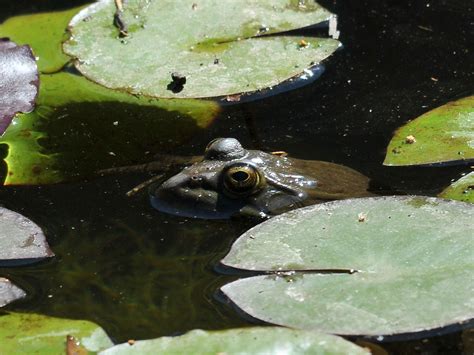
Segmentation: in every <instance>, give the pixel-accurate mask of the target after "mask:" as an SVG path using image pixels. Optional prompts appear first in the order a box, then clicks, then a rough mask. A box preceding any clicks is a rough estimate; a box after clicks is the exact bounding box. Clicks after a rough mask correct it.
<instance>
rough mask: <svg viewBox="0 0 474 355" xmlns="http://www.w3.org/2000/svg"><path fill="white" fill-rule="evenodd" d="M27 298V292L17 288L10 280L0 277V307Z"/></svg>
mask: <svg viewBox="0 0 474 355" xmlns="http://www.w3.org/2000/svg"><path fill="white" fill-rule="evenodd" d="M25 296H26V293H25V291H23V290H22V289H21V288H19V287H18V286H15V285H14V284H13V283H12V282H11V281H10V280H8V279H6V278H4V277H0V307H3V306H6V305H7V304H9V303H11V302H13V301H16V300H18V299H20V298H23V297H25Z"/></svg>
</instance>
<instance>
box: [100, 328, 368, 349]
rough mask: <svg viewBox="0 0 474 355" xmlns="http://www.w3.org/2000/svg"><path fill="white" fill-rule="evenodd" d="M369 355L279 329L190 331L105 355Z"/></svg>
mask: <svg viewBox="0 0 474 355" xmlns="http://www.w3.org/2000/svg"><path fill="white" fill-rule="evenodd" d="M237 353H238V354H279V353H284V354H321V355H322V354H368V353H369V352H368V351H366V350H365V349H363V348H360V347H358V346H357V345H355V344H353V343H351V342H349V341H347V340H344V339H343V338H340V337H336V336H333V335H328V334H319V333H315V332H311V331H301V330H295V329H286V328H279V327H258V328H257V327H255V328H244V329H229V330H222V331H213V332H207V331H204V330H193V331H191V332H189V333H186V334H185V335H182V336H178V337H163V338H157V339H152V340H143V341H136V342H134V343H133V345H130V344H129V343H125V344H120V345H116V346H114V347H112V348H109V349H107V350H105V351H102V352H101V353H100V354H101V355H108V354H237Z"/></svg>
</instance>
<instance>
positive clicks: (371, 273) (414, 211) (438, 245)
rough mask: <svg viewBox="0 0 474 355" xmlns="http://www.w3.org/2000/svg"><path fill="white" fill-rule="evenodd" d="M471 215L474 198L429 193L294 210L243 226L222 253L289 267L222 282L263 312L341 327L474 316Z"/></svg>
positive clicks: (435, 324) (248, 264) (405, 328)
mask: <svg viewBox="0 0 474 355" xmlns="http://www.w3.org/2000/svg"><path fill="white" fill-rule="evenodd" d="M472 221H474V206H473V205H471V204H468V203H463V202H457V201H448V200H443V199H437V198H428V197H380V198H361V199H351V200H343V201H336V202H329V203H324V204H320V205H315V206H310V207H306V208H303V209H298V210H294V211H291V212H288V213H285V214H283V215H281V216H277V217H274V218H272V219H270V220H268V221H266V222H264V223H262V224H260V225H258V226H256V227H254V228H252V229H250V230H249V231H248V232H246V233H244V234H243V235H242V236H241V237H240V238H239V239H238V240H237V241H236V242H235V243H234V245H233V246H232V249H231V251H230V252H229V254H228V255H227V256H226V257H225V258H224V259H223V261H222V263H223V264H224V265H227V266H230V267H234V268H240V269H246V270H261V271H267V272H273V273H276V272H277V271H279V270H280V271H286V272H284V273H280V274H278V273H276V274H274V275H267V276H257V277H249V278H245V279H241V280H238V281H235V282H232V283H230V284H227V285H225V286H224V287H222V291H223V292H224V293H225V294H226V295H227V296H228V297H229V298H230V299H231V300H232V301H233V302H235V304H236V305H237V306H238V307H239V308H241V309H242V310H243V311H245V312H246V313H248V314H250V315H251V316H253V317H255V318H258V319H261V320H264V321H266V322H269V323H274V324H280V325H285V326H289V327H294V328H305V329H314V330H318V331H322V332H328V333H335V334H344V335H368V336H375V335H377V336H378V335H394V334H401V333H414V332H420V331H426V330H430V329H435V328H440V327H444V326H447V325H455V324H459V323H462V322H465V321H468V320H470V319H472V318H474V293H473V292H472V291H473V287H474V279H473V278H472V274H473V272H474V253H473V252H472V251H473V250H474V230H473V229H472V228H471V227H472ZM295 271H296V272H295ZM299 271H304V272H299ZM318 271H328V272H329V273H319V272H318Z"/></svg>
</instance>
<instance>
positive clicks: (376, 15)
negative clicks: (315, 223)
mask: <svg viewBox="0 0 474 355" xmlns="http://www.w3.org/2000/svg"><path fill="white" fill-rule="evenodd" d="M80 3H83V2H79V1H71V2H70V3H69V4H72V6H76V5H78V4H80ZM320 3H321V4H323V5H324V6H326V7H327V8H329V9H330V10H331V11H333V12H335V13H336V14H338V15H339V21H340V22H339V24H340V31H341V41H342V42H343V44H344V49H343V50H342V51H339V52H338V53H336V55H335V56H333V57H332V58H331V60H330V61H328V63H327V65H326V72H325V73H324V74H323V76H322V77H321V78H320V79H319V80H318V81H317V82H315V83H314V84H312V85H310V86H307V87H304V88H301V89H298V90H295V91H293V92H288V93H285V94H281V95H278V96H274V97H270V98H266V99H264V100H261V101H255V102H250V103H246V104H241V105H236V106H229V107H226V108H225V109H224V111H223V113H222V114H221V115H220V117H219V118H218V119H217V121H216V122H215V124H214V125H213V126H212V127H211V129H209V130H208V131H206V132H203V133H201V134H199V135H198V136H196V137H195V138H194V139H193V141H191V142H190V143H189V144H188V145H185V146H182V147H180V148H179V149H176V150H174V151H171V152H170V153H178V154H184V155H187V154H189V155H196V154H200V153H201V152H202V150H203V148H204V146H205V145H206V144H207V142H208V141H209V140H210V139H212V138H214V137H216V136H232V137H236V138H238V139H240V140H241V141H242V143H243V144H244V145H246V146H247V147H254V148H263V149H269V150H285V151H287V152H289V153H290V154H291V155H292V156H294V157H298V158H306V159H319V160H328V161H333V162H336V163H340V164H345V165H348V166H351V167H353V168H356V169H358V170H360V171H361V172H363V173H365V174H366V175H368V176H370V177H371V178H373V179H374V180H377V181H379V182H380V183H382V184H383V185H386V186H387V187H389V188H391V189H393V190H397V191H399V192H401V193H420V194H426V195H434V194H436V193H437V192H438V191H440V190H441V189H442V188H443V187H445V186H446V185H448V184H449V182H450V181H451V179H456V178H458V177H459V176H460V174H461V173H462V172H463V171H467V170H468V167H466V166H464V167H438V168H419V167H418V168H393V167H391V168H389V167H383V166H382V165H381V163H382V160H383V157H384V155H385V147H386V145H387V144H388V141H389V139H390V137H391V134H392V132H393V130H394V129H396V128H397V127H399V126H400V125H402V124H403V123H404V122H406V121H407V120H409V119H412V118H415V117H417V116H418V115H420V114H422V113H424V112H426V111H428V110H429V109H431V108H435V107H437V106H440V105H442V104H444V103H446V102H448V101H451V100H454V99H457V98H459V97H463V96H467V95H472V94H473V92H474V55H473V52H474V1H473V0H464V1H463V0H452V1H448V0H445V1H443V0H438V1H427V0H413V1H405V2H403V1H391V0H373V1H371V0H361V1H347V0H346V1H343V0H338V1H321V2H320ZM59 8H61V9H62V8H66V5H65V2H63V1H59V0H54V1H53V0H49V1H41V2H38V1H33V0H29V1H27V0H22V1H5V0H0V9H1V11H0V21H2V20H4V19H5V18H8V17H9V16H11V15H16V14H21V13H30V12H37V11H49V10H53V9H59ZM148 177H149V176H147V175H146V174H143V175H128V176H126V175H123V176H117V177H107V178H102V179H96V180H91V181H87V182H77V183H70V184H61V185H55V186H43V187H16V188H15V187H4V188H2V189H1V190H0V201H1V203H2V204H3V205H4V206H5V207H7V208H10V209H13V210H15V211H18V212H21V213H23V214H25V215H26V216H28V217H30V218H31V219H33V220H34V221H35V222H36V223H38V224H39V225H40V226H42V227H43V228H44V230H45V232H46V235H47V237H48V241H49V242H50V244H51V246H52V249H53V250H54V252H55V253H56V255H57V257H56V258H54V260H52V261H47V262H44V263H41V264H39V265H38V264H37V265H33V266H29V267H21V268H9V269H0V275H1V276H6V277H9V278H11V279H12V280H13V281H14V282H15V283H17V284H18V285H19V286H21V287H23V288H24V289H25V290H27V291H28V298H27V299H25V300H23V301H20V302H17V303H15V304H13V305H11V306H9V307H7V309H8V310H17V311H33V312H37V313H42V314H47V315H51V316H59V317H65V318H78V319H89V320H92V321H94V322H96V323H98V324H100V325H101V326H102V327H104V328H105V330H106V331H107V332H108V333H109V334H110V335H111V337H112V338H113V339H114V340H115V341H126V340H127V339H144V338H153V337H157V336H163V335H172V334H179V333H182V332H185V331H187V330H190V329H194V328H202V329H222V328H231V327H238V326H249V325H251V324H252V323H250V322H249V321H247V320H245V319H243V318H241V317H240V316H239V314H238V313H236V312H235V310H234V309H232V308H231V307H230V306H228V305H226V304H223V303H221V302H219V301H217V300H216V299H215V293H216V290H217V289H218V288H219V286H221V285H223V284H224V283H227V282H228V281H230V280H232V277H230V276H224V275H220V274H218V273H216V272H215V271H214V267H215V266H216V264H217V263H218V261H219V259H220V258H221V257H223V256H224V255H225V254H226V252H227V250H228V249H229V247H230V245H231V243H232V242H233V240H235V238H236V237H238V236H239V235H240V233H242V232H243V231H244V230H246V229H247V228H248V227H249V226H250V225H251V223H250V222H248V221H203V220H188V219H181V218H176V217H170V216H166V215H163V214H160V213H159V212H157V211H154V210H153V209H152V208H151V207H150V206H149V204H148V199H147V196H145V195H144V194H142V195H138V196H136V197H134V198H128V197H126V196H125V192H126V191H128V190H129V189H130V188H132V187H133V186H135V185H137V184H138V183H140V182H141V181H143V180H145V179H146V178H148ZM472 342H473V336H472V333H471V335H469V333H467V332H464V333H462V332H455V333H451V334H449V335H444V336H438V337H434V338H430V339H420V340H416V341H405V342H395V343H384V344H382V346H383V347H384V348H385V349H387V350H389V351H391V352H395V353H425V354H428V353H439V354H446V353H461V352H462V351H463V346H464V347H465V348H464V351H466V352H468V350H467V347H468V346H469V343H471V346H472ZM471 349H472V348H471Z"/></svg>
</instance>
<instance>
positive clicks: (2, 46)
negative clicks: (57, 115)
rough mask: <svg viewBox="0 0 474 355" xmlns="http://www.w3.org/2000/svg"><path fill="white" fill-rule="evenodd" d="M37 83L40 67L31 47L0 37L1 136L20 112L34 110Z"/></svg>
mask: <svg viewBox="0 0 474 355" xmlns="http://www.w3.org/2000/svg"><path fill="white" fill-rule="evenodd" d="M38 85H39V81H38V68H37V67H36V61H35V58H34V56H33V53H32V52H31V49H30V47H28V46H18V45H16V44H15V43H14V42H12V41H9V40H8V39H6V38H0V135H1V134H3V132H5V130H6V129H7V127H8V125H9V124H10V122H11V121H12V118H13V116H15V114H16V113H17V112H30V111H31V110H33V108H34V107H35V99H36V95H37V94H38Z"/></svg>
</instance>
